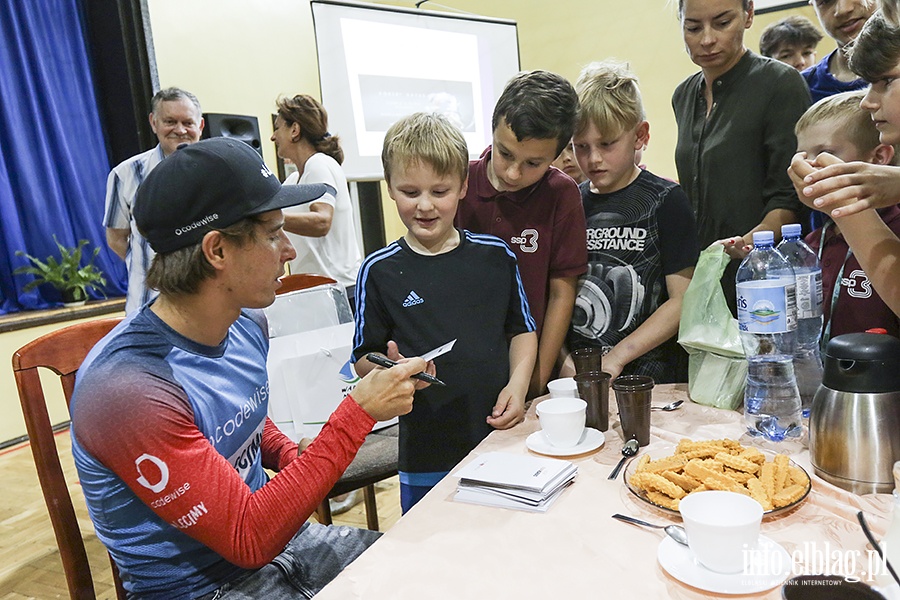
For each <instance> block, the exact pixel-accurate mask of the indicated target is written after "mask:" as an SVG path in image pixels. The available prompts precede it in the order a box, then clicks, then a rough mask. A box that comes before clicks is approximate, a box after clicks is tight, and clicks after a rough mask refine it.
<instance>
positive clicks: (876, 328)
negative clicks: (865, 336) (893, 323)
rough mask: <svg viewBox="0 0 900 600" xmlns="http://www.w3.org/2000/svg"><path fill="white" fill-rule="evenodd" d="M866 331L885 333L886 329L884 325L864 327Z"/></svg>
mask: <svg viewBox="0 0 900 600" xmlns="http://www.w3.org/2000/svg"><path fill="white" fill-rule="evenodd" d="M866 333H880V334H881V335H887V329H885V328H884V327H873V328H872V329H866Z"/></svg>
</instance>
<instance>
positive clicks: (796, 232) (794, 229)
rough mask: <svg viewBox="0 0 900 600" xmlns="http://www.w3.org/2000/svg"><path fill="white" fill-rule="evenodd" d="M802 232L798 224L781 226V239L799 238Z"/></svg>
mask: <svg viewBox="0 0 900 600" xmlns="http://www.w3.org/2000/svg"><path fill="white" fill-rule="evenodd" d="M801 231H802V229H801V227H800V224H799V223H789V224H787V225H782V226H781V237H800V232H801Z"/></svg>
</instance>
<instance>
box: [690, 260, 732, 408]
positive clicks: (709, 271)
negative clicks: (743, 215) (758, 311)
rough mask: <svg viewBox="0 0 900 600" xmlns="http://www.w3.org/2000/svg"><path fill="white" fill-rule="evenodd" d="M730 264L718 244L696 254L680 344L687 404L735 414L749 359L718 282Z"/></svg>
mask: <svg viewBox="0 0 900 600" xmlns="http://www.w3.org/2000/svg"><path fill="white" fill-rule="evenodd" d="M730 260H731V259H730V258H729V257H728V255H727V254H725V252H723V250H722V248H721V246H718V245H717V246H712V247H711V248H707V249H706V250H704V251H703V252H701V253H700V258H699V259H698V260H697V266H696V268H695V269H694V276H693V278H692V279H691V284H690V285H689V286H688V289H687V291H685V293H684V301H683V303H682V306H681V323H680V324H679V326H678V343H679V344H681V346H682V347H683V348H684V349H685V350H686V351H687V352H688V354H689V359H688V360H689V362H688V393H689V394H690V397H691V400H693V401H694V402H697V403H699V404H706V405H707V406H715V407H716V408H727V409H730V410H734V409H736V408H738V407H739V406H740V405H741V403H742V402H743V400H744V386H745V385H746V383H747V361H746V359H745V357H744V349H743V347H742V346H741V338H740V333H739V331H738V325H737V319H735V318H734V317H732V316H731V311H730V310H728V305H727V304H726V302H725V295H724V294H723V293H722V286H721V284H720V280H721V279H722V273H723V272H724V271H725V267H726V266H727V265H728V262H729V261H730Z"/></svg>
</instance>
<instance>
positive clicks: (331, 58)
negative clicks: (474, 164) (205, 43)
mask: <svg viewBox="0 0 900 600" xmlns="http://www.w3.org/2000/svg"><path fill="white" fill-rule="evenodd" d="M310 6H311V7H312V11H313V21H314V24H315V30H316V49H317V51H318V56H319V79H320V81H321V84H322V103H323V104H324V105H325V108H326V109H327V110H328V116H329V119H328V120H329V129H330V131H331V132H332V133H334V134H336V135H340V136H341V144H342V146H343V149H344V156H345V158H344V163H343V168H344V172H345V173H346V174H347V177H348V179H351V180H362V179H377V178H381V176H382V172H381V170H382V169H381V148H382V143H383V141H384V135H385V133H386V132H387V130H388V128H389V127H390V126H391V125H392V124H393V123H395V122H396V121H397V120H398V119H400V118H401V117H404V116H406V115H409V114H412V113H414V112H419V111H425V112H438V113H441V114H443V115H445V116H447V117H448V118H449V119H450V120H451V122H453V123H455V124H456V125H457V126H458V127H459V128H460V130H461V131H462V132H463V136H464V137H465V139H466V143H467V145H468V147H469V154H470V156H472V157H477V156H478V155H479V154H481V152H482V151H483V150H484V148H485V147H487V146H488V145H489V144H490V142H491V114H492V113H493V109H494V104H495V103H496V101H497V98H498V97H499V95H500V92H502V90H503V87H504V86H505V85H506V82H507V81H509V78H510V77H512V76H513V75H515V74H516V73H517V72H518V71H519V48H518V36H517V33H516V25H515V23H514V22H513V21H506V20H499V19H486V18H481V17H468V16H467V17H458V16H448V15H446V14H443V13H436V12H433V11H423V10H409V9H402V8H398V9H394V8H391V9H386V8H385V7H384V6H382V5H365V4H361V3H355V2H353V3H349V2H348V3H343V2H335V1H333V0H313V1H312V2H310Z"/></svg>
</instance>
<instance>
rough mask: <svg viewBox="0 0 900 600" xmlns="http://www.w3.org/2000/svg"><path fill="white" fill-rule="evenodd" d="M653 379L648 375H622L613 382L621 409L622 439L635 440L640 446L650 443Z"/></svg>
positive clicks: (617, 403) (617, 402)
mask: <svg viewBox="0 0 900 600" xmlns="http://www.w3.org/2000/svg"><path fill="white" fill-rule="evenodd" d="M653 385H654V383H653V378H652V377H648V376H646V375H621V376H619V377H616V379H615V381H613V382H612V388H613V390H614V391H615V392H616V405H617V406H618V407H619V422H620V423H621V424H622V437H624V438H625V440H626V441H628V440H630V439H632V438H634V439H636V440H637V441H638V445H639V446H646V445H647V444H649V443H650V400H651V399H652V397H653Z"/></svg>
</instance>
